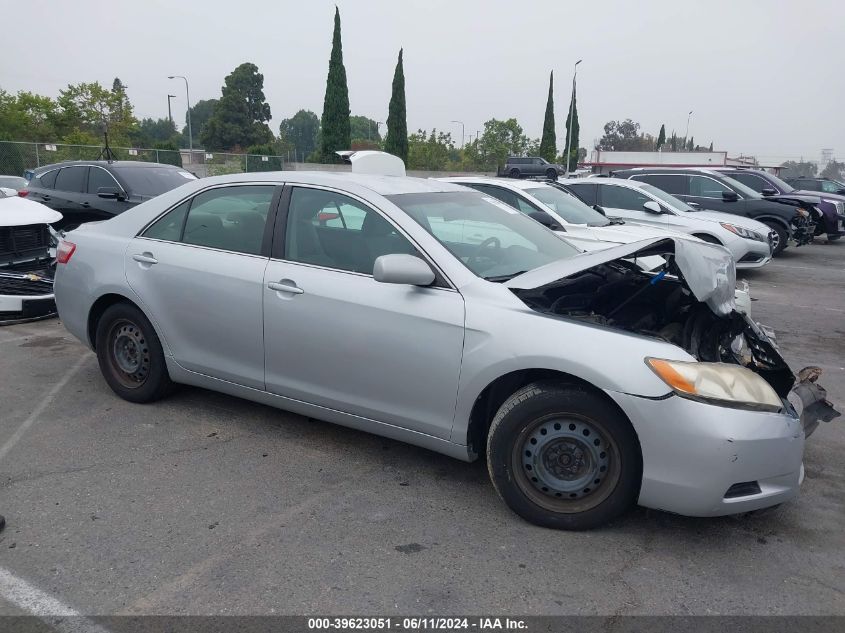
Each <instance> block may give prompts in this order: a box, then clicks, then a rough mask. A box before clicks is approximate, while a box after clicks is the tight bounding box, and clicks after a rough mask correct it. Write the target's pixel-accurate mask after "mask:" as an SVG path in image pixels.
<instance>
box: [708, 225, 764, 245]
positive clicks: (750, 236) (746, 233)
mask: <svg viewBox="0 0 845 633" xmlns="http://www.w3.org/2000/svg"><path fill="white" fill-rule="evenodd" d="M719 224H721V225H722V228H723V229H727V230H728V231H730V232H731V233H733V234H735V235H739V236H740V237H744V238H745V239H747V240H755V241H757V242H765V241H766V239H767V238H766V236H765V235H760V234H759V233H756V232H755V231H750V230H748V229H746V228H743V227H741V226H737V225H736V224H730V223H729V222H719Z"/></svg>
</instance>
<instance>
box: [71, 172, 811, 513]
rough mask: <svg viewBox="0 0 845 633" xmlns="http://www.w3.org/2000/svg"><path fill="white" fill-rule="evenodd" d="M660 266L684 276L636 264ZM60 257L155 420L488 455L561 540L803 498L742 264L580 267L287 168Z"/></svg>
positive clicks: (193, 199)
mask: <svg viewBox="0 0 845 633" xmlns="http://www.w3.org/2000/svg"><path fill="white" fill-rule="evenodd" d="M651 255H657V256H660V257H662V258H664V259H665V260H666V265H665V267H664V268H663V269H662V270H659V271H655V272H653V273H652V272H645V271H643V270H642V269H641V268H639V267H638V266H636V265H635V264H634V262H635V261H636V259H637V258H638V257H641V256H651ZM57 259H58V262H59V265H58V273H57V276H56V284H55V294H56V302H57V304H58V309H59V313H60V316H61V318H62V321H63V323H64V325H65V327H67V329H68V330H69V331H70V332H71V333H72V334H74V335H75V336H76V337H78V338H79V339H80V340H82V341H83V342H85V343H86V344H88V345H89V346H90V347H91V348H92V349H94V350H95V351H96V354H97V358H98V361H99V364H100V368H101V371H102V373H103V376H104V378H105V380H106V382H107V383H108V384H109V386H110V387H111V388H112V389H113V390H114V392H115V393H116V394H118V395H119V396H120V397H122V398H125V399H127V400H130V401H133V402H151V401H153V400H157V399H160V398H163V397H164V396H166V395H167V394H168V393H170V392H171V390H172V389H173V388H174V385H175V384H176V383H182V384H188V385H196V386H200V387H204V388H208V389H213V390H217V391H221V392H224V393H228V394H232V395H235V396H240V397H243V398H246V399H249V400H253V401H256V402H262V403H265V404H269V405H271V406H275V407H279V408H281V409H286V410H290V411H294V412H297V413H300V414H302V415H305V416H308V417H310V418H316V419H320V420H327V421H330V422H334V423H337V424H342V425H346V426H350V427H353V428H357V429H363V430H365V431H370V432H373V433H377V434H380V435H384V436H386V437H391V438H395V439H398V440H402V441H405V442H410V443H412V444H416V445H418V446H422V447H425V448H428V449H431V450H435V451H439V452H441V453H445V454H447V455H450V456H452V457H456V458H459V459H463V460H467V461H470V460H474V459H476V458H478V457H479V456H486V460H487V465H488V469H489V473H490V477H491V479H492V482H493V485H494V486H495V488H496V490H497V491H498V493H499V494H500V495H501V497H502V498H503V499H504V501H505V502H506V503H507V504H508V506H509V507H510V508H512V509H513V510H514V511H515V512H516V513H518V514H519V515H521V516H522V517H524V518H525V519H527V520H529V521H532V522H534V523H537V524H539V525H543V526H548V527H553V528H564V529H583V528H590V527H594V526H597V525H601V524H604V523H606V522H607V521H609V520H611V519H613V518H614V517H617V516H619V515H620V514H622V513H623V512H624V511H625V510H626V509H627V508H629V507H630V506H631V505H632V504H634V503H639V504H641V505H643V506H647V507H650V508H658V509H662V510H667V511H671V512H676V513H681V514H687V515H697V516H713V515H722V514H731V513H737V512H745V511H748V510H753V509H757V508H763V507H766V506H771V505H775V504H779V503H782V502H784V501H787V500H789V499H791V498H793V497H794V496H795V495H796V494H797V493H798V490H799V485H800V483H801V480H802V476H803V466H802V456H803V447H804V435H803V432H802V429H801V426H800V423H799V421H798V418H797V417H796V415H795V413H794V410H793V409H792V408H791V406H790V405H789V404H788V402H787V401H786V399H785V396H786V395H787V394H788V392H789V389H790V388H791V386H792V384H793V375H792V372H791V371H790V369H789V367H787V365H786V363H785V362H784V360H783V358H781V356H780V354H779V353H778V352H777V349H776V348H775V347H774V346H773V345H772V343H771V341H770V340H769V339H768V338H767V336H766V335H765V333H764V332H762V331H761V329H760V328H759V327H758V326H757V325H756V324H755V323H754V322H752V321H751V320H750V319H748V318H747V317H745V316H743V315H741V314H739V313H737V312H736V311H735V310H734V292H733V291H734V283H735V270H734V263H733V260H732V258H731V256H730V254H729V253H728V252H727V251H726V250H725V249H723V248H722V247H720V246H716V245H712V244H707V243H703V242H698V241H691V240H687V239H674V238H652V239H649V240H645V241H642V242H636V243H633V244H625V245H620V246H616V247H613V248H609V249H607V250H602V251H596V252H592V253H585V254H580V253H578V252H577V251H576V249H575V248H573V247H572V246H571V245H569V244H568V243H567V242H566V241H564V240H561V239H559V238H558V237H557V236H556V235H555V234H554V233H553V232H551V231H549V230H547V229H546V228H545V227H543V226H541V225H540V224H539V223H537V222H535V221H534V220H531V219H529V218H528V217H526V216H524V215H522V214H521V213H519V212H517V211H516V210H514V209H512V208H510V207H508V206H507V205H503V204H501V203H499V202H498V201H493V200H491V199H490V198H489V196H486V195H484V194H482V193H479V192H475V191H470V190H467V189H465V188H463V187H459V186H456V185H452V184H449V183H445V182H437V181H432V180H420V179H414V178H404V177H398V176H397V177H385V176H374V175H360V174H332V173H307V172H279V173H264V174H240V175H230V176H219V177H215V178H207V179H202V180H197V181H194V182H190V183H188V184H185V185H184V186H182V187H179V188H177V189H175V190H173V191H169V192H167V193H164V194H162V195H161V196H159V197H157V198H155V199H154V200H151V201H149V202H145V203H143V204H141V205H139V206H137V207H135V208H133V209H129V210H127V211H126V212H124V213H123V214H121V215H119V216H117V217H115V218H113V219H111V220H108V221H106V222H102V223H96V224H88V225H83V226H82V227H80V228H78V229H77V230H75V231H72V232H70V233H68V234H67V236H66V239H65V240H64V241H62V242H61V243H60V245H59V252H58V256H57Z"/></svg>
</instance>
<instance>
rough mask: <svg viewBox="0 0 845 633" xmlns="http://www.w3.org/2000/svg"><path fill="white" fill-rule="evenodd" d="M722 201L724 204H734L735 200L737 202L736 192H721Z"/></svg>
mask: <svg viewBox="0 0 845 633" xmlns="http://www.w3.org/2000/svg"><path fill="white" fill-rule="evenodd" d="M722 200H724V201H725V202H736V201H737V200H739V196H738V195H737V193H736V191H723V192H722Z"/></svg>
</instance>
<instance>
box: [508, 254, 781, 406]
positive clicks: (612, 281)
mask: <svg viewBox="0 0 845 633" xmlns="http://www.w3.org/2000/svg"><path fill="white" fill-rule="evenodd" d="M668 262H669V263H668V264H667V267H666V268H664V269H663V270H662V271H661V272H659V273H657V274H653V273H647V272H644V271H642V270H641V269H640V268H638V267H637V266H635V265H634V264H632V263H629V262H628V261H625V260H621V259H618V260H613V261H610V262H607V263H603V264H599V265H597V266H593V267H591V268H588V269H586V270H583V271H581V272H578V273H575V274H573V275H570V276H569V277H566V278H563V279H559V280H557V281H555V282H553V283H550V284H547V285H545V286H541V287H538V288H533V289H514V290H513V292H514V293H515V294H516V295H517V296H518V297H519V298H520V299H521V300H522V301H524V302H525V303H526V305H528V306H529V307H530V308H532V309H534V310H537V311H538V312H544V313H551V314H555V315H559V316H562V317H566V318H573V319H579V320H582V321H587V322H590V323H595V324H597V325H601V326H606V327H612V328H617V329H621V330H626V331H628V332H635V333H637V334H643V335H646V336H653V337H656V338H660V339H663V340H665V341H668V342H670V343H673V344H675V345H678V346H679V347H682V348H683V349H685V350H686V351H688V352H689V353H690V354H692V355H693V356H694V357H695V358H696V359H698V360H700V361H709V362H728V363H737V364H739V365H742V366H744V367H748V368H749V369H751V370H753V371H755V372H757V373H758V374H760V376H762V377H763V378H764V379H765V380H766V381H767V382H768V383H769V384H770V385H771V386H772V387H773V388H774V390H775V391H776V392H777V393H778V395H780V396H781V397H784V398H785V397H786V396H787V394H788V393H789V390H790V389H791V388H792V385H793V383H794V381H795V378H794V376H793V374H792V371H791V370H790V369H789V366H788V365H787V364H786V361H784V359H783V358H782V357H781V355H780V353H779V352H778V350H777V348H776V347H775V345H774V344H773V342H772V341H771V339H770V338H769V337H768V336H767V335H766V334H765V333H764V332H763V330H762V329H761V328H760V326H759V325H758V324H756V323H755V322H754V321H752V320H751V319H749V318H748V317H746V316H744V315H742V314H740V313H739V312H736V311H733V312H731V313H730V314H729V315H728V316H725V317H720V316H718V315H716V314H715V313H714V312H713V311H712V310H711V309H710V308H709V307H708V306H707V304H705V303H703V302H701V301H699V300H698V299H697V298H696V297H695V296H694V295H693V294H692V292H691V291H690V290H689V288H688V287H686V285H685V284H684V283H683V282H682V281H681V279H682V277H681V276H680V275H679V271H678V270H677V268H676V266H675V264H674V261H673V259H672V258H671V256H670V257H669V258H668Z"/></svg>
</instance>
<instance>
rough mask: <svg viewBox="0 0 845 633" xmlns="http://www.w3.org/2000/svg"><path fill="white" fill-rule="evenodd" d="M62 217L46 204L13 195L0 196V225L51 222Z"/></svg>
mask: <svg viewBox="0 0 845 633" xmlns="http://www.w3.org/2000/svg"><path fill="white" fill-rule="evenodd" d="M61 219H62V214H61V213H59V212H58V211H53V209H51V208H50V207H48V206H47V205H44V204H41V203H40V202H35V201H34V200H27V199H26V198H20V197H18V196H15V197H14V198H0V226H26V225H28V224H52V223H53V222H58V221H59V220H61Z"/></svg>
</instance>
